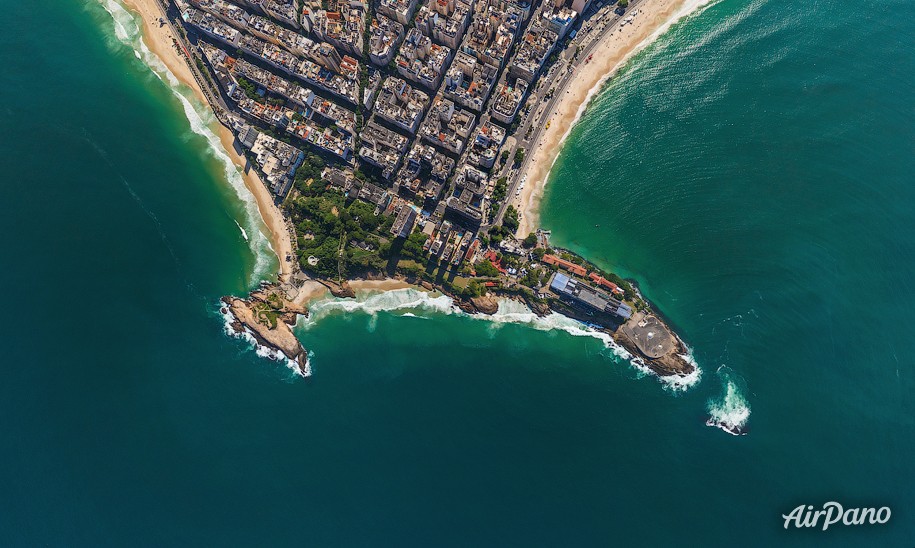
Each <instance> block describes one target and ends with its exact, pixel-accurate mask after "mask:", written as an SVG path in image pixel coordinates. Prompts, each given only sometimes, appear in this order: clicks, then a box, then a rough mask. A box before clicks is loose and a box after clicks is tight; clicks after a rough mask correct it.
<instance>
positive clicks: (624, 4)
mask: <svg viewBox="0 0 915 548" xmlns="http://www.w3.org/2000/svg"><path fill="white" fill-rule="evenodd" d="M617 5H618V6H619V7H621V8H623V9H626V8H627V7H629V0H620V1H619V3H618V4H617Z"/></svg>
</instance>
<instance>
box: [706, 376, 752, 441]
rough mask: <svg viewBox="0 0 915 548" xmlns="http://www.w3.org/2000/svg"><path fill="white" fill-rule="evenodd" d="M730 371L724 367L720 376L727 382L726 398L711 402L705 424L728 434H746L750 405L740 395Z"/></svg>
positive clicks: (725, 388)
mask: <svg viewBox="0 0 915 548" xmlns="http://www.w3.org/2000/svg"><path fill="white" fill-rule="evenodd" d="M728 371H729V370H728V369H727V368H726V367H724V366H722V367H719V368H718V374H719V376H721V378H722V380H723V381H724V382H725V387H724V397H723V398H722V399H721V400H718V401H715V400H709V402H708V412H709V419H708V421H706V423H705V424H707V425H708V426H714V427H716V428H720V429H722V430H724V431H725V432H727V433H728V434H733V435H735V436H736V435H741V434H744V433H745V432H744V427H746V425H747V421H748V420H749V418H750V404H749V403H747V400H746V399H745V398H744V397H743V395H742V394H741V393H740V388H739V386H738V384H737V381H736V380H734V379H732V378H731V374H730V373H729V372H728Z"/></svg>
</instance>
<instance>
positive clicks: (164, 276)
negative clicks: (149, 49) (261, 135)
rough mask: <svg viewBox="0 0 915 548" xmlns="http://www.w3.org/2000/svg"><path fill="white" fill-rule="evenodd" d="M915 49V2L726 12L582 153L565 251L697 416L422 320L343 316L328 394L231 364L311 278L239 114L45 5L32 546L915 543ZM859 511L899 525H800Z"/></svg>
mask: <svg viewBox="0 0 915 548" xmlns="http://www.w3.org/2000/svg"><path fill="white" fill-rule="evenodd" d="M112 14H113V15H112ZM40 29H45V30H46V29H54V31H53V32H40ZM913 39H915V13H913V6H912V5H911V4H910V3H905V2H902V1H895V2H892V1H891V2H886V3H880V4H875V3H874V4H872V3H869V2H865V3H864V4H855V5H851V4H845V5H839V4H835V3H832V4H830V3H823V2H820V3H813V4H800V3H795V4H785V3H781V4H779V3H775V2H746V1H731V0H723V1H722V2H719V3H717V4H714V5H712V6H711V7H709V8H707V9H705V10H704V11H701V12H700V13H698V14H697V15H695V16H693V17H690V18H688V19H687V20H685V21H683V22H681V23H680V24H678V25H677V26H675V27H674V28H673V29H672V30H671V31H670V32H669V33H668V34H667V35H665V36H664V37H662V38H661V39H660V40H659V41H658V42H656V43H655V44H654V45H653V46H652V47H650V48H649V49H648V50H647V51H645V52H643V53H642V54H641V55H639V56H638V57H637V58H635V59H634V60H633V62H632V63H630V65H629V66H628V67H627V69H626V70H625V71H623V74H622V75H620V76H619V77H617V78H615V79H614V80H612V81H611V82H610V83H609V84H608V86H607V89H606V90H605V91H604V92H603V93H602V94H600V95H599V96H598V97H597V98H596V100H595V102H594V103H593V104H592V105H591V107H590V108H589V111H588V113H587V114H586V115H585V117H584V118H583V119H582V121H581V123H580V125H579V126H578V127H577V128H576V129H575V130H574V131H573V133H572V135H571V136H570V139H569V141H568V143H567V146H566V148H565V149H564V151H563V153H562V154H561V156H560V158H559V160H558V162H557V165H556V168H555V169H554V172H553V175H552V179H551V182H550V185H549V186H548V187H547V194H546V198H545V202H544V204H543V207H542V213H543V224H544V226H546V227H547V228H550V229H552V230H553V239H554V241H555V242H556V243H558V244H561V245H565V246H569V247H572V248H574V249H577V250H579V251H581V252H583V253H586V254H588V255H589V256H590V257H592V258H594V260H596V261H598V262H599V263H600V264H602V265H603V266H606V267H608V268H612V269H614V270H616V271H617V272H620V273H621V274H623V275H626V276H631V277H634V278H635V279H637V280H638V281H639V283H640V285H641V287H642V290H643V292H644V293H645V294H646V296H647V297H649V298H650V299H651V300H652V301H653V302H654V303H655V304H656V305H657V306H658V307H659V309H660V310H661V311H662V312H663V313H664V314H665V316H667V317H668V318H669V319H670V321H671V322H672V323H673V324H674V325H675V326H676V327H677V328H678V330H679V331H680V332H681V333H682V335H683V337H684V338H685V340H686V341H687V342H688V343H689V345H690V346H691V347H692V349H693V354H694V356H695V358H696V360H697V361H698V362H699V364H700V366H701V367H702V370H703V373H702V377H701V379H700V380H699V382H698V383H697V384H695V385H694V386H692V387H691V388H690V389H688V390H686V391H684V392H680V391H675V390H672V389H670V388H668V387H665V386H664V385H662V384H661V383H659V382H657V380H656V379H654V378H652V377H646V376H644V375H642V374H641V373H640V372H639V371H638V370H636V369H635V368H633V367H632V366H631V365H629V364H628V363H627V362H626V361H625V360H622V359H619V358H618V357H616V356H615V355H614V352H613V351H612V349H610V348H607V347H606V346H605V345H604V343H603V342H602V341H600V340H598V339H596V338H593V337H588V336H573V333H574V334H578V335H581V334H582V333H580V332H578V331H576V330H574V329H571V328H568V326H566V327H567V330H562V329H548V328H549V327H555V326H556V325H555V322H554V323H549V322H540V323H539V324H535V325H528V324H525V320H526V318H525V317H524V315H523V313H522V311H519V310H516V309H505V310H503V314H502V316H501V319H502V320H503V321H501V322H488V321H482V320H479V319H472V318H468V317H465V316H463V315H460V314H454V313H449V312H450V309H449V308H448V307H447V306H446V303H444V302H442V301H441V300H434V299H432V298H429V297H427V296H423V295H421V294H418V293H411V292H401V293H396V294H389V295H384V296H372V297H363V298H362V299H361V300H362V304H360V305H358V306H351V305H347V306H348V308H351V309H353V310H351V311H350V312H344V311H343V308H344V305H340V304H337V303H322V304H320V305H318V307H317V310H316V313H315V314H314V317H313V319H311V320H309V321H308V322H306V323H305V324H304V325H302V326H301V331H300V333H301V337H302V340H303V342H304V344H305V345H306V346H307V347H308V348H309V349H310V350H311V352H312V366H313V369H314V375H313V376H312V377H311V378H309V379H300V378H298V377H296V376H294V375H293V374H292V373H291V372H290V371H289V370H288V369H286V368H285V367H284V366H283V365H282V364H279V363H275V362H270V361H266V360H264V359H261V358H259V357H257V356H256V355H255V354H254V352H253V350H252V349H250V348H248V346H247V345H246V344H245V343H244V342H243V341H239V340H236V339H231V338H229V337H227V336H226V335H225V334H224V331H223V320H222V318H221V317H220V315H219V313H218V310H217V306H216V305H217V299H218V298H219V297H220V296H221V295H224V294H227V293H235V294H242V293H244V292H245V291H247V290H248V289H249V288H250V287H252V285H254V284H255V283H256V282H257V281H258V280H260V279H262V278H265V277H269V276H271V272H272V270H273V269H274V268H275V259H272V258H271V257H270V254H269V250H268V249H267V248H266V243H265V241H264V239H263V237H262V236H261V235H260V233H259V230H258V223H257V220H256V218H255V217H254V215H253V213H254V211H253V210H252V207H251V205H250V202H249V201H248V200H247V198H246V194H245V192H244V191H243V190H240V187H239V180H238V176H237V173H235V172H234V171H233V170H232V169H227V166H226V163H225V161H224V158H223V157H221V155H220V153H219V152H218V149H215V148H214V147H213V144H214V143H213V137H212V135H211V133H209V132H208V130H207V127H206V126H207V123H209V122H210V119H209V118H208V117H207V115H206V114H205V111H204V109H202V108H201V107H200V105H199V104H197V103H196V102H195V101H193V100H192V99H189V97H190V95H189V94H188V93H187V91H186V90H184V91H183V92H182V91H181V90H180V89H179V90H178V91H179V93H178V94H177V95H176V94H175V93H174V91H173V90H172V89H171V86H170V84H169V82H168V78H167V76H165V75H164V74H163V73H161V72H160V73H159V75H158V76H157V73H156V72H155V71H151V70H150V68H149V65H150V64H152V65H153V66H154V68H155V65H156V63H155V60H154V59H152V58H150V57H148V55H147V54H146V53H145V52H144V51H143V48H142V47H140V44H139V41H138V35H137V29H136V24H135V22H134V21H133V20H132V18H130V17H129V16H127V15H126V13H125V12H123V10H119V9H118V8H117V6H116V5H115V4H113V3H108V2H106V3H104V4H101V3H97V2H94V1H89V0H86V1H85V2H81V3H64V4H61V3H57V2H51V1H50V0H39V1H37V2H31V3H18V4H16V5H14V6H10V7H9V8H8V10H7V17H5V18H3V20H2V22H0V60H2V62H3V66H4V68H5V71H4V74H5V79H4V84H5V85H3V86H0V99H2V101H0V127H2V129H3V131H2V132H0V144H2V151H3V152H2V157H3V159H4V162H3V165H4V167H5V169H4V175H5V180H4V183H3V184H0V242H2V250H3V256H4V261H3V264H2V268H0V283H2V287H3V288H4V289H5V295H4V302H5V304H6V307H5V310H6V313H5V314H3V315H2V319H0V333H2V334H3V335H2V339H0V341H2V343H3V351H2V353H0V356H2V357H0V364H2V370H0V373H2V381H0V417H2V419H0V437H2V438H0V439H2V440H3V443H2V446H0V447H2V449H0V470H2V472H0V493H2V496H0V544H2V545H5V546H18V545H35V544H48V545H92V546H97V545H125V544H131V545H134V544H143V545H164V544H169V545H173V544H182V545H183V544H194V545H202V544H207V545H214V544H215V545H303V544H305V545H315V546H325V545H397V546H404V545H424V546H427V545H455V546H468V545H528V546H544V545H555V546H560V545H561V546H567V545H584V546H605V545H668V546H669V545H683V544H690V545H692V544H695V545H703V546H730V545H736V544H741V545H760V546H769V545H773V544H776V543H778V544H792V545H806V544H814V543H825V544H832V545H848V546H860V545H882V546H886V545H890V546H910V545H912V544H913V543H915V518H913V505H915V494H913V487H915V472H913V471H912V467H911V464H910V461H911V458H912V457H911V455H912V454H913V452H915V435H913V434H915V418H913V417H915V403H913V398H912V394H913V388H915V371H913V363H912V355H913V352H915V348H913V346H915V345H913V340H915V338H913V337H912V336H911V335H910V330H911V327H910V326H911V325H912V323H913V322H912V320H913V318H915V313H913V309H915V288H913V277H912V269H913V267H915V244H913V242H912V238H911V233H912V229H913V228H915V185H912V182H913V176H912V174H913V173H915V154H913V153H915V101H913V100H912V99H913V88H912V82H913V81H915V56H913V55H912V53H911V52H910V51H909V50H910V49H911V48H909V47H907V46H906V45H907V44H911V43H913V41H915V40H913ZM182 98H183V99H182ZM596 225H599V226H596ZM239 226H241V227H242V228H243V229H244V233H245V234H247V235H248V236H249V237H250V239H251V241H247V240H246V239H245V238H244V237H243V232H242V230H240V228H239ZM508 320H515V323H513V322H511V321H508ZM569 331H571V332H572V333H570V332H569ZM710 414H715V415H718V416H730V417H741V418H745V419H746V427H747V430H748V434H747V435H746V436H740V437H734V436H730V435H727V434H726V433H724V432H722V431H721V430H718V429H716V428H710V427H708V426H706V425H705V421H706V419H707V418H708V417H709V415H710ZM830 500H836V501H839V502H841V503H842V504H843V505H845V506H889V507H891V508H892V512H893V513H892V519H891V520H890V522H889V523H888V524H886V525H882V526H870V527H859V528H847V527H846V528H838V527H835V528H831V529H830V530H829V531H826V532H818V531H809V530H804V531H793V530H792V531H786V530H784V529H783V528H782V524H783V520H782V519H781V515H782V514H784V513H787V512H789V511H790V510H791V509H793V508H794V507H796V506H797V505H799V504H812V505H816V506H817V507H819V506H821V505H822V504H823V503H824V502H826V501H830Z"/></svg>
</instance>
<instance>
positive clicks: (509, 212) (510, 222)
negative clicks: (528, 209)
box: [502, 205, 520, 233]
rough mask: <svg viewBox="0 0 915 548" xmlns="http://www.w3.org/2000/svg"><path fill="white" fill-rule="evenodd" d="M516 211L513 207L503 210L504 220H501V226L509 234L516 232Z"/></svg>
mask: <svg viewBox="0 0 915 548" xmlns="http://www.w3.org/2000/svg"><path fill="white" fill-rule="evenodd" d="M519 224H520V223H519V222H518V211H517V210H516V209H515V206H513V205H510V206H508V208H507V209H506V210H505V218H504V219H502V225H503V226H504V227H505V228H507V229H508V231H509V233H512V232H514V231H516V230H518V225H519Z"/></svg>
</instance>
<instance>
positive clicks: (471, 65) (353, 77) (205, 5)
mask: <svg viewBox="0 0 915 548" xmlns="http://www.w3.org/2000/svg"><path fill="white" fill-rule="evenodd" d="M125 2H126V3H127V4H128V6H130V7H132V8H133V9H134V10H135V11H137V12H138V13H139V14H140V15H142V17H143V19H144V21H145V29H144V31H145V35H144V39H145V41H146V43H147V45H148V47H149V48H150V49H151V50H152V51H153V52H154V53H155V54H156V55H158V56H159V57H160V58H161V59H162V60H163V62H165V64H166V66H168V68H169V70H170V71H171V72H172V73H173V74H174V75H175V76H176V77H177V78H179V80H181V81H182V82H183V83H184V84H185V85H187V86H188V87H190V88H191V89H193V90H194V92H195V94H196V95H197V96H198V98H200V99H201V100H203V101H206V102H207V103H209V105H210V106H211V107H212V108H213V112H214V113H215V116H216V118H217V119H218V120H219V122H220V123H221V124H222V125H221V127H219V128H218V134H219V136H220V139H221V141H222V143H223V145H224V147H225V148H226V151H227V152H228V153H229V155H230V157H231V158H232V160H233V161H234V162H235V163H236V165H238V166H239V167H240V168H241V169H242V170H243V171H244V173H245V179H246V183H247V186H248V188H249V190H250V191H251V192H252V194H253V195H254V197H255V199H256V200H257V204H258V209H259V211H260V213H261V216H262V217H263V219H264V222H265V225H266V227H267V232H269V236H270V240H271V243H272V245H273V248H274V250H275V251H276V252H277V256H278V258H279V264H280V269H279V270H280V271H279V279H278V280H277V282H276V283H269V284H264V285H262V286H261V287H260V288H258V289H257V290H255V291H254V292H252V294H251V295H250V296H248V297H247V298H239V297H226V298H224V299H223V303H224V307H223V310H224V312H226V313H228V314H230V315H231V321H230V324H231V326H232V329H233V330H234V331H235V332H236V333H241V334H244V335H246V336H251V337H253V338H254V339H255V340H256V342H257V343H258V344H259V345H261V346H262V347H264V348H266V349H268V350H269V351H273V352H274V353H276V356H277V357H279V356H280V354H281V355H282V356H283V357H285V358H286V359H288V360H290V361H291V363H293V364H294V365H295V368H297V369H298V372H299V373H300V374H303V375H306V374H307V373H308V372H309V371H310V370H309V368H308V365H307V351H306V350H305V349H304V348H302V347H301V344H300V343H299V342H298V341H297V340H296V338H295V336H294V334H293V333H292V329H291V327H290V326H292V325H294V324H295V322H296V319H297V318H298V316H300V315H305V314H307V303H308V302H309V301H310V300H311V299H314V298H316V297H318V296H323V295H325V294H326V293H328V292H329V293H331V294H332V295H334V296H336V297H341V298H351V297H354V296H355V294H356V291H357V290H358V289H375V290H385V289H395V288H402V287H409V286H416V287H418V288H422V289H425V290H427V291H438V292H441V293H443V294H446V295H448V296H450V297H451V298H452V299H453V301H454V303H455V305H456V306H457V307H459V308H460V309H461V310H463V311H465V312H468V313H474V314H476V313H482V314H493V313H494V312H496V311H497V310H498V299H504V298H510V299H515V300H519V301H522V302H524V303H525V304H526V306H528V307H529V308H530V309H531V310H532V311H534V312H535V313H536V314H538V315H547V314H550V313H553V312H558V313H561V314H563V315H566V316H569V317H573V318H576V319H578V320H580V321H581V322H583V323H584V324H586V325H587V326H589V327H590V328H591V329H594V330H599V331H605V332H607V333H609V334H611V335H612V337H613V339H614V340H616V341H617V342H618V343H619V344H620V345H621V346H622V347H624V348H625V349H626V350H627V351H629V352H630V354H631V355H632V356H633V358H634V359H635V360H639V362H640V363H642V364H644V366H645V367H646V368H648V369H650V370H651V371H653V372H654V373H655V374H657V375H658V376H661V377H687V376H689V375H691V374H692V373H694V372H695V370H696V368H695V365H694V363H693V362H692V361H691V360H690V359H689V357H688V349H687V348H686V345H685V344H684V343H683V342H682V341H681V339H680V338H679V337H678V336H677V335H676V333H675V332H674V331H673V330H672V329H671V328H670V327H668V326H667V325H666V323H665V322H664V321H663V320H662V319H660V316H659V315H658V314H657V313H655V312H652V310H651V307H650V305H649V303H648V302H647V301H646V300H645V299H644V298H643V297H642V296H641V295H640V294H639V293H638V290H637V288H635V287H634V285H633V284H632V283H631V282H630V281H628V280H623V279H621V278H620V277H619V276H616V275H614V274H613V273H610V272H605V271H603V270H601V269H600V268H598V267H597V266H596V265H594V264H591V263H590V262H588V261H587V259H586V258H584V257H581V256H580V255H577V254H575V253H573V252H572V251H570V250H564V249H557V248H554V247H552V246H551V245H550V242H549V232H545V231H540V230H537V231H533V230H529V228H530V227H532V226H533V225H532V224H531V221H530V220H529V219H530V218H531V217H532V214H531V213H530V212H528V213H526V214H525V213H523V212H521V211H519V208H518V207H516V206H519V205H520V204H522V203H526V204H528V206H529V205H530V203H531V197H532V196H533V193H532V192H531V190H532V189H534V188H535V187H538V186H539V187H540V188H542V182H539V183H538V184H536V185H535V184H531V185H530V186H529V187H528V192H527V194H526V196H527V198H526V199H525V198H524V196H523V195H522V194H521V193H522V192H523V190H524V188H523V187H524V183H525V181H526V176H530V177H532V179H531V180H532V183H533V181H534V178H535V177H539V176H538V175H537V174H538V173H540V171H539V170H542V169H543V167H544V166H545V165H546V159H549V162H550V163H551V162H552V158H551V157H550V156H549V154H548V153H547V152H543V151H545V150H546V148H547V147H548V144H549V143H550V142H552V141H550V139H556V140H555V143H554V144H555V145H556V146H557V147H558V145H559V143H560V142H561V138H560V139H557V135H560V136H561V135H564V134H565V133H566V132H567V131H568V127H570V126H571V124H572V123H573V121H574V120H575V118H576V117H577V115H579V114H580V111H581V110H582V109H583V108H584V105H585V103H586V101H587V100H588V99H589V98H590V96H591V95H592V94H593V93H594V91H595V90H596V89H597V86H599V84H600V82H601V81H602V79H604V78H606V76H607V74H609V73H610V72H612V71H613V70H614V69H615V68H616V67H618V66H619V64H620V63H621V62H622V61H623V60H625V59H626V58H628V56H629V55H631V54H632V52H634V51H635V50H637V49H638V48H639V47H641V45H642V44H644V43H645V41H646V40H648V39H649V36H651V34H652V33H655V32H659V29H661V28H663V26H664V25H665V24H669V22H670V21H671V18H672V17H675V15H676V13H677V10H679V9H681V8H682V6H683V3H682V1H681V0H636V1H634V2H632V3H631V4H629V3H628V2H627V0H619V2H613V3H608V2H606V1H605V0H600V1H578V0H575V1H572V2H568V4H569V5H566V3H563V2H556V3H552V2H551V3H544V4H538V5H532V4H530V3H528V2H526V1H524V0H477V2H476V3H470V4H468V3H464V2H461V1H459V0H458V1H455V2H450V3H449V2H446V3H444V4H443V3H428V2H419V1H417V0H400V1H396V2H394V1H382V2H380V3H378V4H377V5H376V4H375V3H368V4H364V3H359V2H357V3H352V2H351V3H348V4H346V5H345V6H344V5H337V4H334V5H331V6H327V5H324V4H323V3H319V2H305V3H304V5H300V4H299V3H296V2H293V1H291V0H288V1H284V0H274V1H272V2H269V3H267V4H264V3H261V2H251V1H250V0H237V1H234V0H233V1H231V2H230V1H227V0H125ZM299 8H300V9H299ZM496 8H498V9H497V10H496V13H498V14H499V15H498V16H497V17H487V16H486V15H485V14H486V13H489V12H490V11H491V10H492V9H496ZM334 10H337V11H334ZM341 18H342V19H344V20H345V21H347V22H348V28H350V29H353V28H355V29H363V31H361V32H360V31H358V30H357V31H354V32H351V33H346V32H341V29H340V27H338V26H332V25H330V22H332V21H338V20H340V19H341ZM635 21H638V23H636V22H635ZM627 27H628V29H629V30H627ZM621 29H622V30H621ZM614 33H618V35H617V40H616V41H614V40H613V39H612V38H613V36H614ZM576 71H577V72H576ZM568 112H573V113H574V115H573V116H571V117H570V116H568V115H567V114H568ZM563 113H566V114H563ZM553 124H555V126H554V125H553ZM527 151H530V155H529V156H527V154H528V153H527ZM547 173H548V168H547V169H546V171H545V172H543V174H542V179H543V180H544V181H545V179H546V175H547ZM538 180H539V179H538Z"/></svg>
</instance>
